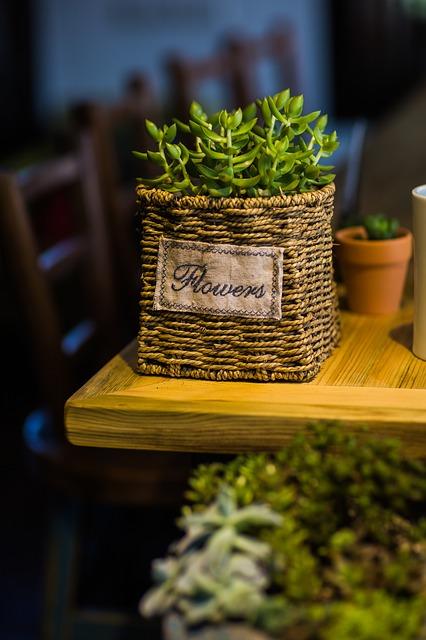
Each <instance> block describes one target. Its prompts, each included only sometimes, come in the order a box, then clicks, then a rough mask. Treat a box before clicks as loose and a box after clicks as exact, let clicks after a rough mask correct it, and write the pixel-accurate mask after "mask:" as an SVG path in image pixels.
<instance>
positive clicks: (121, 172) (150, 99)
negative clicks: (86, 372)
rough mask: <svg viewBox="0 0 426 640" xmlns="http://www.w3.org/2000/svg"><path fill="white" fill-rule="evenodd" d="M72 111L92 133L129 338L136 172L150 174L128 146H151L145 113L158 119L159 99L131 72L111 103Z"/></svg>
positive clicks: (134, 289) (135, 272) (135, 261)
mask: <svg viewBox="0 0 426 640" xmlns="http://www.w3.org/2000/svg"><path fill="white" fill-rule="evenodd" d="M71 115H72V118H73V121H74V124H75V125H76V126H77V130H78V133H79V134H80V133H82V132H90V135H91V136H92V138H93V142H94V152H95V160H96V167H97V172H98V175H99V180H100V186H101V198H102V204H103V207H104V209H105V212H106V215H107V221H108V235H109V240H110V243H111V247H112V252H113V255H112V259H113V264H114V268H115V271H116V273H117V278H118V283H119V296H120V303H121V306H122V308H123V310H124V315H125V317H126V319H127V325H128V330H129V334H128V337H129V338H130V337H133V335H134V332H135V330H136V326H137V308H138V307H137V297H138V289H139V255H138V242H137V236H136V225H135V219H136V218H135V214H136V202H135V185H136V177H137V176H138V175H140V174H143V175H145V176H147V175H148V176H149V175H151V174H152V171H153V166H152V164H151V163H142V162H141V161H140V160H136V159H135V158H134V157H133V156H132V154H131V151H132V150H133V149H136V150H137V149H146V148H150V147H151V146H152V140H151V138H150V137H149V136H148V134H147V131H146V127H145V119H146V118H149V119H153V120H155V121H158V119H159V115H160V110H159V106H158V102H157V100H156V97H155V94H154V91H153V89H152V86H151V84H150V82H149V80H148V79H147V78H146V77H145V76H142V75H140V74H136V75H134V76H132V77H131V78H130V80H129V82H128V84H127V87H126V91H125V95H124V96H123V98H122V99H121V100H120V101H118V102H116V103H115V104H113V105H103V104H98V103H94V102H82V103H79V104H77V105H75V106H74V107H73V109H72V114H71Z"/></svg>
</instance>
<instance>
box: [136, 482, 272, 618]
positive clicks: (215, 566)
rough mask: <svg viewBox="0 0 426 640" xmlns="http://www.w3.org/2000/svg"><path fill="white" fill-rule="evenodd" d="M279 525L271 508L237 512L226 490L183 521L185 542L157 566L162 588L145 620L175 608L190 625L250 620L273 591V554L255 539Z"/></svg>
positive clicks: (146, 603) (147, 600)
mask: <svg viewBox="0 0 426 640" xmlns="http://www.w3.org/2000/svg"><path fill="white" fill-rule="evenodd" d="M280 522H281V516H279V515H278V514H276V513H274V512H273V511H272V510H271V509H270V508H269V507H268V506H267V505H250V506H246V507H242V508H237V506H236V502H235V499H234V496H233V491H232V490H231V489H229V488H222V489H221V490H220V492H219V494H218V497H217V499H216V500H215V501H214V502H213V504H212V505H211V506H210V507H209V508H207V509H205V510H204V511H202V512H201V511H200V512H198V513H190V514H188V515H186V516H184V517H183V519H182V521H181V527H182V528H183V529H184V530H185V531H186V534H185V536H184V537H183V538H182V540H180V541H179V542H178V543H177V544H175V545H174V546H173V547H172V552H173V553H172V555H171V556H169V557H168V558H166V559H165V560H157V561H156V562H155V563H154V565H153V576H154V579H155V581H156V582H157V583H158V586H157V587H156V588H154V589H153V590H152V591H150V592H148V594H147V595H146V596H145V597H144V598H143V600H142V603H141V611H142V613H143V615H145V616H151V615H154V614H163V613H165V612H166V611H167V610H169V609H170V608H175V609H176V610H178V611H179V612H180V613H181V614H182V615H183V617H184V618H185V620H186V621H187V622H188V623H190V624H197V623H199V622H205V621H214V622H221V621H222V620H225V619H227V618H228V617H229V618H247V617H251V615H252V612H253V610H257V609H258V607H259V606H260V603H261V601H262V599H263V597H264V593H265V591H266V588H267V587H268V586H269V577H268V573H267V571H266V563H267V561H268V559H269V556H270V555H271V549H270V546H269V545H268V544H267V543H266V542H262V541H260V540H258V539H256V538H254V537H253V536H252V535H250V534H251V533H252V532H253V531H257V530H259V529H260V528H262V527H272V528H273V527H275V526H277V525H279V524H280Z"/></svg>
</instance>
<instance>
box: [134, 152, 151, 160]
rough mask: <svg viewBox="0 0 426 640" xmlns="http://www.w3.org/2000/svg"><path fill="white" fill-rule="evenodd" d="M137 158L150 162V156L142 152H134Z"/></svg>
mask: <svg viewBox="0 0 426 640" xmlns="http://www.w3.org/2000/svg"><path fill="white" fill-rule="evenodd" d="M132 153H133V155H134V156H135V158H139V159H140V160H148V154H147V153H143V152H141V151H132Z"/></svg>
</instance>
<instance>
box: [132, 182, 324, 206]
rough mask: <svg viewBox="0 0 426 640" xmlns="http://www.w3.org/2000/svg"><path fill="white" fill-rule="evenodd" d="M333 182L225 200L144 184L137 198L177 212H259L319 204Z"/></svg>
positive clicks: (140, 185)
mask: <svg viewBox="0 0 426 640" xmlns="http://www.w3.org/2000/svg"><path fill="white" fill-rule="evenodd" d="M335 190H336V187H335V184H334V182H331V183H330V184H327V185H325V186H324V187H321V189H314V190H312V191H305V192H303V193H291V194H283V195H275V196H257V197H250V198H244V197H234V198H233V197H226V198H214V197H212V196H206V195H196V196H192V195H180V194H176V193H170V192H169V191H164V190H163V189H157V188H156V187H153V188H147V187H144V185H143V184H139V185H137V187H136V195H137V197H138V198H139V199H140V201H142V200H143V201H145V202H146V203H150V204H157V205H163V206H164V205H167V206H172V207H173V208H175V209H260V208H262V209H263V208H268V207H289V206H297V205H309V206H315V205H319V204H321V203H322V202H324V200H326V199H327V198H329V197H330V196H332V195H334V193H335Z"/></svg>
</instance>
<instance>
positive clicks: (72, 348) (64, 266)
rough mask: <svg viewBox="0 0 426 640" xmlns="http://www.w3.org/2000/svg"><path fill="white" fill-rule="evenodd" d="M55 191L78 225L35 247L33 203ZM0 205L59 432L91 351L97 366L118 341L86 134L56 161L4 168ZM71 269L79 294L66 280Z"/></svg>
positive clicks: (8, 252)
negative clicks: (73, 209) (72, 208)
mask: <svg viewBox="0 0 426 640" xmlns="http://www.w3.org/2000/svg"><path fill="white" fill-rule="evenodd" d="M59 190H67V194H68V190H69V196H68V195H67V199H68V197H69V198H72V200H73V201H74V202H75V204H78V205H79V206H78V213H77V215H76V220H75V225H74V226H75V230H74V231H73V232H72V233H70V234H68V235H67V236H66V237H64V238H61V239H59V240H57V241H56V242H54V243H53V244H51V245H50V246H42V247H41V248H40V247H39V245H40V241H38V239H37V238H36V235H35V230H34V226H33V224H32V222H33V220H32V213H31V207H32V206H36V203H40V201H43V200H44V199H46V198H48V197H49V196H50V195H52V194H55V193H57V192H58V191H59ZM74 199H75V200H74ZM0 210H1V215H0V231H1V243H2V245H3V251H4V254H5V256H6V269H7V273H8V277H9V278H10V279H11V281H12V283H13V286H14V289H15V291H16V297H17V303H18V306H19V312H20V315H21V316H22V318H23V320H24V325H25V327H26V330H27V332H28V335H27V338H28V340H29V347H30V348H31V351H32V352H33V357H34V364H35V370H36V375H37V379H38V381H39V383H40V387H41V388H40V391H41V393H42V396H43V399H44V402H45V403H46V405H47V407H48V409H49V410H50V412H51V413H52V414H53V417H54V424H55V425H58V429H61V431H62V429H63V421H62V416H63V406H64V402H65V400H66V398H67V397H68V396H69V395H70V393H71V391H72V390H73V389H74V388H75V386H76V385H77V384H78V383H79V382H81V380H78V379H76V378H77V372H78V371H79V370H82V373H83V375H88V373H90V372H88V371H87V370H86V369H85V368H84V363H83V360H84V358H85V356H86V358H89V354H90V361H91V362H92V360H93V362H92V366H99V363H100V360H105V359H106V358H107V357H109V356H110V355H112V353H113V352H114V351H115V350H116V349H117V348H118V347H119V344H118V324H117V306H116V300H115V287H114V281H113V274H112V265H111V258H110V250H109V244H108V237H107V231H106V226H105V220H104V214H103V210H102V203H101V199H100V194H99V187H98V182H97V177H96V170H95V163H94V157H93V148H92V144H91V140H90V138H89V137H88V136H82V137H81V140H80V146H79V149H78V151H77V152H76V153H72V154H69V155H66V156H64V157H62V158H60V159H58V160H53V161H51V162H47V163H44V164H42V165H39V166H35V167H32V168H31V169H28V170H25V171H22V172H19V173H16V174H12V173H7V172H1V173H0ZM41 244H42V245H45V242H44V241H41ZM76 274H78V277H79V285H78V288H79V290H78V292H77V294H75V293H74V289H73V288H72V287H71V285H70V281H72V278H73V277H75V275H76ZM63 283H65V284H63ZM80 287H81V289H82V290H83V291H81V290H80ZM81 293H83V295H82V296H81V299H80V294H81ZM74 295H77V296H78V297H74ZM80 307H84V312H83V314H82V317H79V313H78V311H79V308H80ZM60 309H63V310H64V312H65V313H64V316H66V317H62V316H61V311H60ZM22 364H23V369H24V370H25V362H24V363H22ZM58 435H60V436H61V437H63V433H62V432H61V433H60V434H58Z"/></svg>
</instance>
